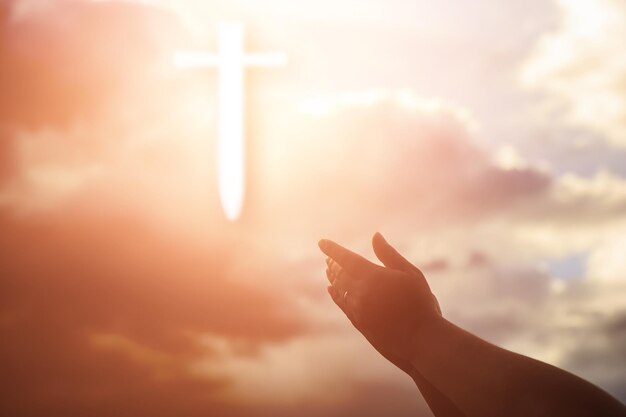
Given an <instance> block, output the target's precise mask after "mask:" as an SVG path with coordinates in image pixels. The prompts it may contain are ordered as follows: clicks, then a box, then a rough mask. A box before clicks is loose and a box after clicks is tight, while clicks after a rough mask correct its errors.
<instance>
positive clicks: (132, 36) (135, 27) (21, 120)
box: [0, 1, 183, 128]
mask: <svg viewBox="0 0 626 417" xmlns="http://www.w3.org/2000/svg"><path fill="white" fill-rule="evenodd" d="M28 4H30V5H31V6H32V7H28ZM7 8H8V12H7ZM4 10H5V12H4V14H5V18H4V19H2V21H1V23H2V25H3V26H2V27H1V28H0V29H1V30H2V32H3V38H2V44H1V46H0V60H2V67H1V68H0V90H2V92H3V94H2V97H0V115H2V116H0V125H4V126H6V125H9V126H11V127H24V126H26V127H29V128H38V127H50V126H68V125H69V126H71V124H72V123H74V122H76V121H82V120H83V119H88V118H89V119H93V118H94V117H98V116H99V115H100V113H101V112H103V111H104V110H105V109H106V108H107V106H109V105H110V104H111V101H112V99H113V98H114V97H116V96H118V95H119V94H121V93H122V92H123V91H124V89H125V88H128V87H129V86H131V85H132V86H133V88H137V84H141V83H145V82H147V81H148V82H149V81H153V80H154V79H155V77H156V76H158V72H157V70H158V69H159V65H157V64H163V63H164V60H165V62H167V61H166V59H167V58H168V55H167V54H168V53H170V52H171V47H172V45H176V44H177V42H180V41H181V37H182V36H183V32H182V28H181V27H180V25H179V24H178V21H177V19H176V17H175V16H174V15H172V14H170V13H167V12H165V11H163V10H161V9H158V8H156V7H148V6H146V5H142V4H137V3H132V2H97V3H94V2H79V1H67V2H39V3H34V2H26V1H13V2H9V3H8V6H6V5H5V9H4ZM77 34H80V35H79V36H77Z"/></svg>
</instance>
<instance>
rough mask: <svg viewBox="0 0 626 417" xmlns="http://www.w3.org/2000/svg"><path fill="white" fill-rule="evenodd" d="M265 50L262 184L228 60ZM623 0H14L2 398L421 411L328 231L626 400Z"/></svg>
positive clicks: (499, 340)
mask: <svg viewBox="0 0 626 417" xmlns="http://www.w3.org/2000/svg"><path fill="white" fill-rule="evenodd" d="M223 21H237V22H241V23H243V24H244V25H245V29H246V48H247V50H249V51H254V52H265V51H268V52H269V51H278V52H283V53H285V54H286V55H287V58H288V63H287V65H286V66H284V67H281V68H267V69H250V70H248V71H247V73H246V107H245V109H246V124H245V130H246V140H247V149H246V152H247V153H246V156H247V189H246V195H245V202H244V206H243V211H242V215H241V217H240V218H239V219H237V220H236V221H234V222H233V221H228V220H227V219H226V218H225V216H224V213H223V211H222V208H221V206H220V201H219V197H218V196H219V192H218V188H217V152H216V140H217V111H218V101H217V92H218V87H217V86H218V84H217V82H218V75H217V71H216V70H214V69H207V70H190V69H182V68H179V67H176V66H175V65H174V58H173V57H174V56H175V54H176V53H177V52H178V51H182V50H201V51H215V50H216V42H217V37H216V36H217V27H218V24H219V23H220V22H223ZM625 32H626V4H624V3H623V2H622V1H621V0H593V1H592V0H571V1H565V0H554V1H539V0H530V1H525V2H518V1H501V0H500V1H495V0H472V1H463V2H460V1H459V2H452V1H440V2H427V1H423V0H418V1H406V0H385V1H381V0H367V1H363V0H359V1H356V0H345V1H329V0H319V1H315V2H293V1H288V0H266V1H265V0H264V1H259V0H256V1H252V0H248V1H244V0H232V1H228V2H226V1H200V0H183V1H175V2H174V1H156V0H155V1H152V0H146V1H141V2H130V1H78V0H76V1H50V0H3V1H1V2H0V64H1V65H0V92H1V94H0V335H1V337H0V340H1V342H0V367H1V368H2V373H0V388H1V391H2V392H3V395H2V398H0V410H2V411H3V414H7V415H12V416H39V415H42V414H45V415H51V416H56V415H59V416H61V415H62V416H73V415H92V416H110V415H120V416H125V415H128V416H139V415H149V416H179V415H185V416H207V415H220V416H226V417H228V416H290V415H294V414H296V413H297V415H301V416H311V417H313V416H322V415H323V416H339V415H341V416H345V415H355V416H356V415H358V416H370V415H371V416H374V415H394V416H409V415H430V412H429V411H428V408H427V406H426V404H425V402H424V401H423V399H422V398H421V396H420V395H419V393H418V391H417V390H416V389H415V387H414V385H413V384H412V381H411V380H410V379H409V378H408V377H407V376H406V375H404V374H402V372H401V371H399V370H398V369H395V368H394V367H393V366H392V365H391V364H389V363H387V362H386V361H385V360H384V359H383V358H382V357H380V356H379V355H378V354H377V352H376V351H374V349H373V348H372V347H371V346H369V344H368V343H367V342H366V340H365V339H364V338H363V337H362V336H361V335H360V334H358V332H357V331H356V330H355V329H354V328H352V327H351V325H350V323H349V322H348V321H347V320H346V318H345V317H344V316H343V314H341V312H340V310H339V309H338V308H336V306H334V305H333V303H332V301H331V300H330V299H329V297H328V295H327V293H326V289H325V286H326V281H325V276H324V269H325V264H324V257H323V256H322V255H321V254H320V253H319V251H318V249H317V245H316V244H317V241H318V240H319V239H320V238H323V237H325V238H331V239H334V240H337V241H338V242H340V243H342V244H344V245H346V246H348V247H351V248H353V249H354V250H356V251H359V252H360V253H363V254H364V255H365V256H367V257H369V258H370V259H373V253H372V250H371V248H370V240H371V237H372V235H373V234H374V232H376V231H380V232H382V233H383V234H384V235H385V236H386V238H387V239H388V240H389V241H390V242H391V243H392V244H394V245H395V246H397V248H398V249H399V250H400V251H401V252H402V253H403V254H405V256H406V257H407V258H408V259H410V260H411V261H413V262H414V263H415V264H416V265H417V266H418V267H420V268H422V270H423V271H424V273H425V275H426V277H427V279H428V280H429V283H430V285H431V288H432V289H433V292H434V293H435V294H436V296H437V297H438V299H439V304H440V305H441V308H442V311H443V314H444V317H446V318H447V319H448V320H450V321H452V322H454V323H456V324H457V325H460V326H461V327H464V328H466V329H468V330H469V331H471V332H473V333H475V334H477V335H479V336H480V337H483V338H484V339H486V340H488V341H491V342H493V343H496V344H498V345H500V346H503V347H505V348H507V349H511V350H513V351H515V352H519V353H522V354H525V355H528V356H531V357H533V358H537V359H540V360H543V361H546V362H548V363H551V364H554V365H556V366H559V367H562V368H564V369H567V370H569V371H571V372H574V373H576V374H577V375H580V376H582V377H584V378H586V379H588V380H590V381H591V382H593V383H594V384H597V385H599V386H600V387H602V388H604V389H605V390H607V391H608V392H610V393H611V394H613V395H614V396H616V397H617V398H619V399H621V400H622V401H626V353H625V352H626V302H625V301H624V300H626V278H625V277H626V256H624V253H625V251H626V237H625V236H626V163H625V162H626V133H625V132H626V51H625V50H624V48H623V45H622V43H623V42H621V40H622V39H625V38H626V33H625Z"/></svg>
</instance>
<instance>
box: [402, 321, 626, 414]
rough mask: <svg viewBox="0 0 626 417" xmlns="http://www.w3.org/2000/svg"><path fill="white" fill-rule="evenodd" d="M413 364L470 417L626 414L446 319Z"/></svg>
mask: <svg viewBox="0 0 626 417" xmlns="http://www.w3.org/2000/svg"><path fill="white" fill-rule="evenodd" d="M411 364H412V366H413V367H414V368H415V369H416V371H417V372H419V373H420V374H421V375H422V376H423V377H424V378H425V379H426V380H428V382H429V383H430V384H432V385H433V386H434V387H436V389H437V390H439V391H441V392H443V393H445V395H446V397H448V398H449V399H450V400H451V401H452V402H453V403H454V404H456V405H457V406H458V408H459V409H460V410H461V411H462V412H463V413H465V414H466V415H467V416H469V417H471V416H484V417H488V416H517V415H519V416H528V415H534V416H541V415H545V416H554V415H568V416H601V415H615V416H620V415H625V414H626V412H625V409H624V406H623V405H621V404H620V403H619V402H618V401H617V400H615V399H613V398H612V397H611V396H610V395H608V394H607V393H605V392H604V391H602V390H600V389H599V388H597V387H595V386H593V385H592V384H590V383H588V382H586V381H584V380H582V379H580V378H578V377H576V376H574V375H572V374H569V373H567V372H565V371H563V370H560V369H558V368H555V367H553V366H550V365H547V364H545V363H542V362H539V361H536V360H534V359H531V358H528V357H525V356H522V355H518V354H515V353H513V352H509V351H507V350H504V349H501V348H499V347H497V346H494V345H492V344H490V343H487V342H486V341H484V340H482V339H480V338H478V337H476V336H474V335H472V334H470V333H468V332H466V331H464V330H462V329H460V328H459V327H457V326H455V325H453V324H451V323H450V322H448V321H446V320H444V319H442V320H441V321H438V322H436V323H434V324H432V325H429V326H428V327H426V328H424V329H423V331H421V332H420V339H419V340H416V343H415V348H414V353H413V357H412V360H411Z"/></svg>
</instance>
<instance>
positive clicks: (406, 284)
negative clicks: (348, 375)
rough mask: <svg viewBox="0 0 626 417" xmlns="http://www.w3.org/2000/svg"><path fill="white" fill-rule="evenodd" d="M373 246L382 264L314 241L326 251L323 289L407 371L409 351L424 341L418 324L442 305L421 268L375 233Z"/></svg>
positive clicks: (437, 313) (326, 242) (428, 320)
mask: <svg viewBox="0 0 626 417" xmlns="http://www.w3.org/2000/svg"><path fill="white" fill-rule="evenodd" d="M372 246H373V248H374V252H375V253H376V256H377V257H378V259H379V260H380V261H381V262H382V263H383V264H384V265H385V267H383V266H379V265H376V264H374V263H372V262H370V261H368V260H367V259H365V258H363V257H362V256H360V255H357V254H356V253H354V252H352V251H350V250H348V249H346V248H344V247H342V246H340V245H338V244H337V243H335V242H332V241H330V240H325V239H322V240H321V241H320V242H319V247H320V249H321V250H322V252H324V253H325V254H326V255H327V256H328V258H327V259H326V263H327V269H326V276H327V277H328V280H329V281H330V283H331V285H330V286H328V292H329V294H330V295H331V297H332V299H333V300H334V302H335V303H336V304H337V305H338V306H339V308H341V310H343V312H344V313H345V314H346V316H347V317H348V318H349V319H350V321H351V322H352V324H353V325H354V327H356V328H357V330H359V331H360V332H361V333H362V334H363V335H364V336H365V338H366V339H367V340H368V341H369V342H370V343H371V344H372V345H373V346H374V348H376V350H378V351H379V352H380V353H381V354H382V355H383V356H385V357H386V358H387V359H388V360H390V361H391V362H392V363H394V364H395V365H396V366H398V367H399V368H401V369H402V370H404V371H405V372H407V373H411V372H410V371H411V370H410V365H409V360H410V356H411V351H412V349H413V347H414V346H415V344H416V343H425V342H426V341H425V340H423V339H424V338H425V337H424V332H423V329H425V328H427V327H428V326H429V325H430V324H432V323H434V322H436V321H437V320H439V319H441V310H440V308H439V304H438V302H437V299H436V298H435V296H434V295H433V294H432V292H431V291H430V287H429V286H428V283H427V282H426V279H425V278H424V275H423V274H422V272H421V271H420V270H419V269H418V268H417V267H415V266H414V265H412V264H411V263H410V262H409V261H407V260H406V259H405V258H404V257H403V256H402V255H400V254H399V253H398V252H397V251H396V250H395V249H394V248H393V247H392V246H391V245H389V244H388V243H387V241H385V239H384V238H383V237H382V235H381V234H380V233H376V234H375V235H374V237H373V239H372Z"/></svg>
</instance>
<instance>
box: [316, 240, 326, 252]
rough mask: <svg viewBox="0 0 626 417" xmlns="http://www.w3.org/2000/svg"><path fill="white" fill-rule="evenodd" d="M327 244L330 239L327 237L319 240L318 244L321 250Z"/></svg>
mask: <svg viewBox="0 0 626 417" xmlns="http://www.w3.org/2000/svg"><path fill="white" fill-rule="evenodd" d="M327 245H328V241H327V240H326V239H322V240H320V241H319V242H317V246H319V247H320V249H321V250H324V249H325V248H326V246H327Z"/></svg>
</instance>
